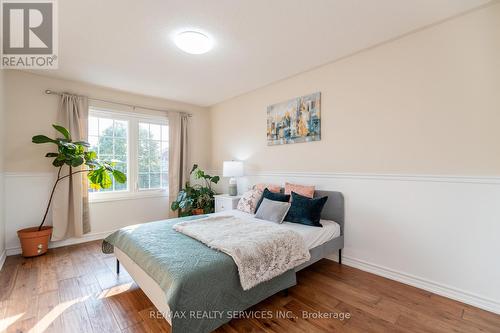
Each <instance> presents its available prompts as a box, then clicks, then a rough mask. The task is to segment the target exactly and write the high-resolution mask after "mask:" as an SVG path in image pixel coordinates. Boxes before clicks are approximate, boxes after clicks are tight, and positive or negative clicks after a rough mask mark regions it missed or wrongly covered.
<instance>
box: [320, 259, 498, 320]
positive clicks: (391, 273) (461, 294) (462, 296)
mask: <svg viewBox="0 0 500 333" xmlns="http://www.w3.org/2000/svg"><path fill="white" fill-rule="evenodd" d="M329 259H330V260H331V258H329ZM342 264H345V265H347V266H351V267H354V268H358V269H360V270H362V271H365V272H369V273H373V274H375V275H379V276H383V277H385V278H388V279H391V280H395V281H398V282H401V283H404V284H407V285H410V286H413V287H416V288H420V289H423V290H427V291H430V292H432V293H434V294H438V295H441V296H444V297H448V298H451V299H454V300H456V301H459V302H463V303H466V304H469V305H472V306H476V307H478V308H481V309H484V310H487V311H491V312H494V313H498V314H500V303H499V302H497V301H495V300H492V299H487V298H484V297H482V296H479V295H476V294H473V293H470V292H466V291H462V290H458V289H456V288H453V287H450V286H447V285H444V284H441V283H436V282H433V281H430V280H427V279H423V278H420V277H416V276H413V275H410V274H406V273H402V272H398V271H395V270H392V269H390V268H387V267H383V266H379V265H375V264H371V263H368V262H366V261H363V260H358V259H355V258H351V257H348V256H342Z"/></svg>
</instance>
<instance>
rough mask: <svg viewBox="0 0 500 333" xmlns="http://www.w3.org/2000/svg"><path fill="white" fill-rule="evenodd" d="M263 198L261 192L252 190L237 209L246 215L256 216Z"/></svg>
mask: <svg viewBox="0 0 500 333" xmlns="http://www.w3.org/2000/svg"><path fill="white" fill-rule="evenodd" d="M261 198H262V191H261V190H250V191H247V192H245V193H244V194H243V196H242V197H241V199H240V201H238V206H237V207H236V209H238V210H241V211H242V212H245V213H250V214H255V211H256V208H257V203H258V202H259V201H260V199H261Z"/></svg>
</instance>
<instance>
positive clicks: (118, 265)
mask: <svg viewBox="0 0 500 333" xmlns="http://www.w3.org/2000/svg"><path fill="white" fill-rule="evenodd" d="M116 274H120V260H118V259H116Z"/></svg>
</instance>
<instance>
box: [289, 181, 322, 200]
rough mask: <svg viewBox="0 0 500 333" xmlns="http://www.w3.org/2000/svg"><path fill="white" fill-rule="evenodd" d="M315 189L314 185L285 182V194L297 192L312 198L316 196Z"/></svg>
mask: <svg viewBox="0 0 500 333" xmlns="http://www.w3.org/2000/svg"><path fill="white" fill-rule="evenodd" d="M314 189H315V188H314V186H312V185H299V184H290V183H285V194H292V192H295V193H297V194H300V195H303V196H305V197H308V198H312V197H314Z"/></svg>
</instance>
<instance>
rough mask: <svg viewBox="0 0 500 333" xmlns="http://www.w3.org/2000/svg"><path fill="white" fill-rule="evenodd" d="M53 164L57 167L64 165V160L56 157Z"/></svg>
mask: <svg viewBox="0 0 500 333" xmlns="http://www.w3.org/2000/svg"><path fill="white" fill-rule="evenodd" d="M52 165H53V166H55V167H61V166H63V165H64V160H61V159H59V158H56V159H55V160H54V161H53V162H52Z"/></svg>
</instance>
